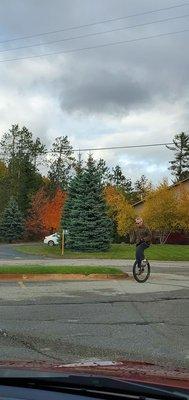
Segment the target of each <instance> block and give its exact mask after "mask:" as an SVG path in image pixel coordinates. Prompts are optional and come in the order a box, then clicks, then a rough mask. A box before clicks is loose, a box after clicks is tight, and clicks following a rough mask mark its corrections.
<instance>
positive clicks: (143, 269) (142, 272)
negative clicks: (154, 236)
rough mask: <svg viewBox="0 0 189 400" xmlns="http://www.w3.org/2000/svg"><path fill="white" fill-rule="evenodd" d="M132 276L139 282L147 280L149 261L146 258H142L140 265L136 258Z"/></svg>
mask: <svg viewBox="0 0 189 400" xmlns="http://www.w3.org/2000/svg"><path fill="white" fill-rule="evenodd" d="M133 276H134V278H135V280H136V281H137V282H139V283H144V282H146V281H147V280H148V278H149V276H150V263H149V261H148V260H147V259H146V258H145V260H142V262H141V265H140V267H139V265H138V261H137V260H136V261H135V262H134V265H133Z"/></svg>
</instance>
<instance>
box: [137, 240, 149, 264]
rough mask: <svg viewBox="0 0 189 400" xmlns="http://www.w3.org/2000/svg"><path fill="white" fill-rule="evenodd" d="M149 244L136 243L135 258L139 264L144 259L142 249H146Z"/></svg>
mask: <svg viewBox="0 0 189 400" xmlns="http://www.w3.org/2000/svg"><path fill="white" fill-rule="evenodd" d="M149 246H150V245H149V244H148V243H146V242H142V243H140V244H138V245H136V260H137V261H138V264H139V265H140V264H141V262H142V260H144V250H145V249H147V248H148V247H149Z"/></svg>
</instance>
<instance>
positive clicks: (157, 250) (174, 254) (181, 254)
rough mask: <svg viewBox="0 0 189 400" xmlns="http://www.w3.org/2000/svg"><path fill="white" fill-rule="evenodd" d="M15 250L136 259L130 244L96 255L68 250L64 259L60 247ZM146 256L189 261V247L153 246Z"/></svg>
mask: <svg viewBox="0 0 189 400" xmlns="http://www.w3.org/2000/svg"><path fill="white" fill-rule="evenodd" d="M15 250H17V251H20V252H22V253H25V254H35V255H40V256H47V257H53V258H65V259H66V258H73V259H74V258H76V259H77V258H78V259H82V258H83V259H85V258H96V259H102V258H105V259H127V260H133V259H134V257H135V246H134V245H129V244H113V245H112V246H111V249H110V250H109V251H106V252H95V253H86V252H77V251H71V250H67V249H66V250H65V253H64V256H63V257H62V256H61V254H60V253H61V252H60V248H59V247H58V246H54V247H49V246H47V245H43V244H35V245H28V244H24V245H17V246H15ZM146 256H147V257H148V258H149V260H160V261H189V246H188V245H173V244H164V245H161V244H156V245H151V247H150V248H149V249H147V250H146Z"/></svg>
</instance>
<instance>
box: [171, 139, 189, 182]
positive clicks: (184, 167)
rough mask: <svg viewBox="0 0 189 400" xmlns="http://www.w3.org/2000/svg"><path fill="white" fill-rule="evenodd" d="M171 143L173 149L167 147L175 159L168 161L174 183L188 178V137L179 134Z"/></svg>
mask: <svg viewBox="0 0 189 400" xmlns="http://www.w3.org/2000/svg"><path fill="white" fill-rule="evenodd" d="M173 143H174V147H172V146H167V148H168V149H169V150H172V151H174V153H175V159H174V160H172V161H169V163H170V164H171V165H170V167H169V169H170V171H171V174H172V175H173V176H174V177H175V181H176V182H178V181H181V180H182V179H185V178H188V177H189V135H188V134H186V133H184V132H181V133H180V134H178V135H175V137H174V139H173Z"/></svg>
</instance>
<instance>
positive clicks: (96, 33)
mask: <svg viewBox="0 0 189 400" xmlns="http://www.w3.org/2000/svg"><path fill="white" fill-rule="evenodd" d="M187 17H189V14H185V15H179V16H176V17H169V18H165V19H160V20H155V21H150V22H145V23H142V24H136V25H130V26H125V27H122V28H115V29H109V30H106V31H102V32H94V33H87V34H85V35H79V36H72V37H68V38H64V39H58V40H52V41H50V42H44V43H36V44H30V45H26V46H19V47H14V48H9V49H3V50H0V53H5V52H7V51H8V52H9V51H15V50H21V49H28V48H31V47H38V46H46V45H49V44H55V43H60V42H66V41H70V40H74V39H83V38H87V37H91V36H98V35H104V34H106V33H113V32H117V31H123V30H127V29H132V28H137V27H141V26H147V25H153V24H158V23H162V22H167V21H172V20H177V19H181V18H187Z"/></svg>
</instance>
